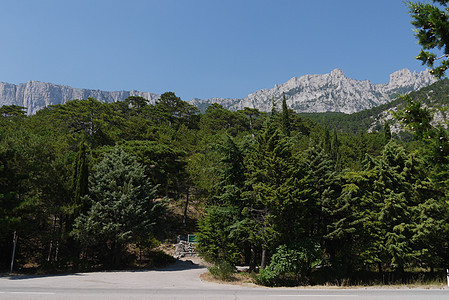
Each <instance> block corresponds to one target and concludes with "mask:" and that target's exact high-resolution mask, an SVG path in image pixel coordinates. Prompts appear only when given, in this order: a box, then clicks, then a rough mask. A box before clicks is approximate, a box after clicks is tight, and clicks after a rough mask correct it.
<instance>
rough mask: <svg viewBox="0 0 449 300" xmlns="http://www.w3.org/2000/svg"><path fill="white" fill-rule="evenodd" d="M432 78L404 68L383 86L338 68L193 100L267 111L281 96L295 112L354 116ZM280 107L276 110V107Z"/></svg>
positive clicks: (432, 79)
mask: <svg viewBox="0 0 449 300" xmlns="http://www.w3.org/2000/svg"><path fill="white" fill-rule="evenodd" d="M435 81H436V79H435V78H434V77H433V76H432V75H431V74H430V73H429V72H427V71H423V72H420V73H416V72H414V73H411V72H410V71H409V70H408V69H403V70H399V71H397V72H394V73H393V74H391V75H390V82H389V83H387V84H373V83H371V82H369V81H368V80H365V81H360V80H356V79H351V78H348V77H346V76H345V74H344V72H343V71H342V70H340V69H335V70H333V71H332V72H331V73H330V74H323V75H305V76H301V77H293V78H292V79H290V80H289V81H287V82H286V83H283V84H280V85H275V86H274V88H272V89H263V90H260V91H257V92H255V93H252V94H250V95H248V97H246V98H243V99H222V98H212V99H207V100H199V99H194V100H192V101H191V103H192V104H194V105H196V106H202V107H204V106H205V104H206V103H207V104H212V103H219V104H221V105H223V107H225V108H228V109H231V110H238V109H243V108H244V107H250V108H258V109H259V110H261V111H270V110H271V107H272V100H274V101H275V102H276V101H277V102H279V100H280V99H282V95H283V94H285V97H286V101H287V105H288V106H289V107H290V108H291V109H293V110H295V111H296V112H326V111H333V112H344V113H354V112H358V111H361V110H364V109H368V108H372V107H375V106H378V105H380V104H384V103H387V102H389V101H391V100H392V99H393V98H394V96H395V94H397V93H408V92H411V91H416V90H419V89H420V88H422V87H425V86H428V85H430V84H432V83H434V82H435ZM279 108H280V107H279Z"/></svg>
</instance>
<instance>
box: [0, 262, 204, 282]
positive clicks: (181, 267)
mask: <svg viewBox="0 0 449 300" xmlns="http://www.w3.org/2000/svg"><path fill="white" fill-rule="evenodd" d="M203 268H205V267H204V266H201V265H200V264H197V263H194V262H192V261H191V260H179V259H177V260H176V262H175V263H174V264H171V265H169V266H167V267H164V268H157V269H141V270H104V271H100V273H112V272H115V273H124V272H132V273H138V272H154V271H158V272H161V271H162V272H166V271H167V272H172V271H185V270H194V269H203ZM89 273H98V271H94V272H89ZM86 274H87V273H65V274H44V275H41V274H39V275H23V274H20V275H11V274H3V275H0V279H9V280H26V279H35V278H49V277H50V278H51V277H54V278H57V277H64V276H86Z"/></svg>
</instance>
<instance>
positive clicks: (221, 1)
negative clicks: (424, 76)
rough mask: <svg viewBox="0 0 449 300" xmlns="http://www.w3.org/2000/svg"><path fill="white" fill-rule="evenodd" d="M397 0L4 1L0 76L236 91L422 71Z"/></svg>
mask: <svg viewBox="0 0 449 300" xmlns="http://www.w3.org/2000/svg"><path fill="white" fill-rule="evenodd" d="M410 21H411V18H410V16H409V14H408V8H407V7H406V5H405V4H404V2H403V1H402V0H126V1H125V0H107V1H106V0H105V1H100V0H39V1H37V0H28V1H26V0H14V1H7V0H4V1H1V3H0V30H1V43H0V81H1V82H9V83H15V84H18V83H24V82H28V81H30V80H36V81H44V82H51V83H55V84H64V85H69V86H72V87H76V88H89V89H100V90H106V91H116V90H139V91H147V92H154V93H158V94H161V93H164V92H167V91H173V92H175V93H176V95H178V96H180V97H181V98H182V99H183V100H190V99H192V98H195V97H197V98H201V99H206V98H212V97H223V98H233V97H236V98H243V97H246V96H247V95H248V94H250V93H252V92H255V91H257V90H260V89H263V88H272V87H274V85H275V84H280V83H284V82H286V81H287V80H289V79H290V78H292V77H294V76H298V77H299V76H302V75H306V74H325V73H329V72H330V71H331V70H333V69H335V68H340V69H343V70H344V71H345V74H346V76H348V77H351V78H355V79H359V80H367V79H368V80H370V81H371V82H374V83H387V82H388V80H389V74H390V73H392V72H394V71H397V70H399V69H402V68H409V69H410V70H411V71H415V70H416V71H422V70H425V69H426V68H425V66H422V65H421V64H420V62H418V61H416V60H415V58H414V57H415V56H416V55H417V54H418V53H419V49H420V48H419V46H418V45H417V42H416V39H415V37H414V35H413V31H412V29H413V27H412V25H411V24H410Z"/></svg>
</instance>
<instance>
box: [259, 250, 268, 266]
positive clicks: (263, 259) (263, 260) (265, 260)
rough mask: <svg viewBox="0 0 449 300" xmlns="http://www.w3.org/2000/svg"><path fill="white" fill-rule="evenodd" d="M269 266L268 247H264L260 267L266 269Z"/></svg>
mask: <svg viewBox="0 0 449 300" xmlns="http://www.w3.org/2000/svg"><path fill="white" fill-rule="evenodd" d="M266 266H267V249H265V248H262V261H261V262H260V269H262V270H263V269H265V267H266Z"/></svg>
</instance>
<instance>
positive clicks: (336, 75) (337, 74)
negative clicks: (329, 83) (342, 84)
mask: <svg viewBox="0 0 449 300" xmlns="http://www.w3.org/2000/svg"><path fill="white" fill-rule="evenodd" d="M330 76H331V77H333V78H344V77H346V76H345V72H343V70H341V69H334V70H332V71H331V73H330Z"/></svg>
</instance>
